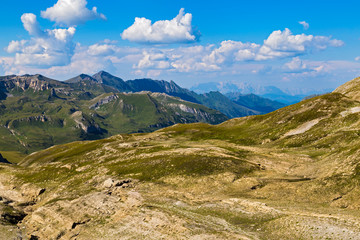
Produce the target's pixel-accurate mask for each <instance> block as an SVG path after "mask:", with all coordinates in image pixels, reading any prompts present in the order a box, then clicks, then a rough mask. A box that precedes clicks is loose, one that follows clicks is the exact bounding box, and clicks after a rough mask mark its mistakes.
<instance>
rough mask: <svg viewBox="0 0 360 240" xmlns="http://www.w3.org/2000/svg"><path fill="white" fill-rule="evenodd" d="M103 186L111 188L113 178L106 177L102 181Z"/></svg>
mask: <svg viewBox="0 0 360 240" xmlns="http://www.w3.org/2000/svg"><path fill="white" fill-rule="evenodd" d="M103 186H104V187H106V188H111V187H112V186H114V180H112V179H111V178H108V179H107V180H105V182H104V183H103Z"/></svg>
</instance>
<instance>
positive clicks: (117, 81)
mask: <svg viewBox="0 0 360 240" xmlns="http://www.w3.org/2000/svg"><path fill="white" fill-rule="evenodd" d="M92 77H93V78H94V79H95V80H96V81H97V82H99V83H102V84H105V85H108V86H112V87H114V88H116V89H118V90H119V91H120V92H131V91H133V89H132V88H131V86H129V85H128V84H127V83H125V81H124V80H122V79H121V78H119V77H115V76H113V75H111V74H110V73H107V72H105V71H100V72H98V73H96V74H95V75H93V76H92ZM136 92H137V91H136Z"/></svg>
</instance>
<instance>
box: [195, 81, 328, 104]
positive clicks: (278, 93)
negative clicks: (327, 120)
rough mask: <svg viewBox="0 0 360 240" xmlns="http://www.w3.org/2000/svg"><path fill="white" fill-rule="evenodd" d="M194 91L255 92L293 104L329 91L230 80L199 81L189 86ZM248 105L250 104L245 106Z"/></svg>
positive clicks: (240, 93) (264, 96) (243, 93)
mask: <svg viewBox="0 0 360 240" xmlns="http://www.w3.org/2000/svg"><path fill="white" fill-rule="evenodd" d="M190 89H191V90H192V91H194V92H196V93H200V94H202V93H205V92H209V91H219V92H221V93H222V94H225V95H228V94H237V95H248V94H255V95H258V96H260V97H263V98H268V99H270V100H273V101H277V102H281V103H284V104H286V105H290V104H294V103H297V102H300V101H301V100H302V99H303V98H304V97H306V96H309V95H313V94H320V93H321V94H323V93H325V92H329V90H328V89H327V90H324V91H322V92H321V91H320V92H319V91H314V90H305V89H296V90H286V91H283V90H281V89H279V88H277V87H275V86H254V85H252V84H249V83H243V82H241V83H236V84H235V83H231V82H209V83H200V84H197V85H195V86H193V87H191V88H190ZM246 107H250V106H246Z"/></svg>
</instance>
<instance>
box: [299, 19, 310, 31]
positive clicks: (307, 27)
mask: <svg viewBox="0 0 360 240" xmlns="http://www.w3.org/2000/svg"><path fill="white" fill-rule="evenodd" d="M299 24H301V25H302V26H303V27H304V30H308V29H309V24H308V23H307V22H305V21H299Z"/></svg>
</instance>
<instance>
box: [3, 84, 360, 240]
mask: <svg viewBox="0 0 360 240" xmlns="http://www.w3.org/2000/svg"><path fill="white" fill-rule="evenodd" d="M359 81H360V80H359V79H355V80H353V81H352V82H349V83H348V84H349V85H350V84H351V85H353V86H358V84H359V83H360V82H359ZM349 85H345V86H342V87H340V88H338V89H337V90H336V91H335V92H334V93H330V94H326V95H323V96H318V97H315V98H312V99H308V100H305V101H303V102H300V103H298V104H295V105H291V106H288V107H286V108H283V109H280V110H277V111H275V112H273V113H270V114H267V115H260V116H249V117H244V118H238V119H232V120H228V121H226V122H224V123H222V124H220V125H216V126H214V125H208V124H205V123H194V124H177V125H174V126H171V127H168V128H165V129H161V130H158V131H156V132H153V133H136V134H131V135H126V134H122V135H116V136H112V137H110V138H107V139H102V140H96V141H83V142H73V143H69V144H65V145H58V146H53V147H51V148H49V149H46V150H43V151H39V152H35V153H33V154H31V155H28V156H26V157H24V158H23V159H22V160H21V161H20V162H19V163H18V164H0V196H1V198H0V199H1V201H0V212H1V224H0V228H1V231H0V234H1V236H2V238H4V239H274V240H275V239H360V217H359V216H360V201H359V197H360V188H359V185H360V164H359V153H360V152H359V151H360V150H359V149H360V146H359V144H360V142H359V141H357V140H358V138H359V134H360V132H359V129H360V115H359V114H360V111H359V109H360V102H359V101H358V99H357V96H358V95H357V94H356V93H355V92H354V91H357V89H356V88H353V87H351V86H349ZM94 103H95V101H94Z"/></svg>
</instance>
